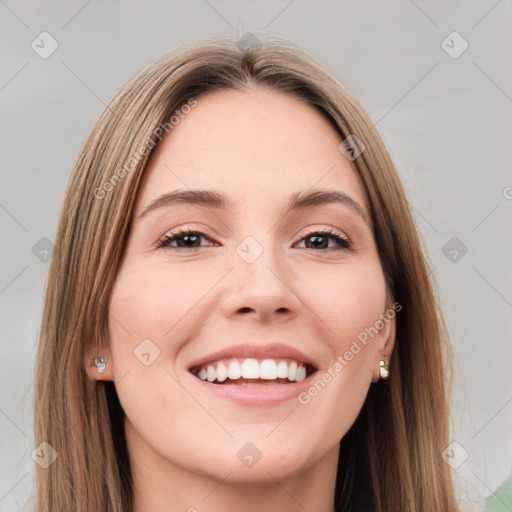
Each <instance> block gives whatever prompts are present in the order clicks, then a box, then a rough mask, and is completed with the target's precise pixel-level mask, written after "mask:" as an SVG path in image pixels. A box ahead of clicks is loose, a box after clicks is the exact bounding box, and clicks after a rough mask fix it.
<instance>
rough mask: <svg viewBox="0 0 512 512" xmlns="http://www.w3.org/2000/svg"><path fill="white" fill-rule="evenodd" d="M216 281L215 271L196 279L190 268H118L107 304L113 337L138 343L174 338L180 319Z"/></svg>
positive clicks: (192, 267) (185, 266)
mask: <svg viewBox="0 0 512 512" xmlns="http://www.w3.org/2000/svg"><path fill="white" fill-rule="evenodd" d="M218 279H219V276H218V272H217V273H216V272H214V271H212V270H211V269H209V270H207V271H206V272H201V274H200V278H199V277H198V272H197V270H196V269H195V268H194V266H193V265H175V266H174V267H173V268H172V269H170V268H169V266H168V265H165V264H163V265H162V264H155V265H145V266H140V267H139V266H137V265H136V264H132V265H130V266H126V267H124V268H122V269H121V271H120V273H119V275H118V277H117V280H116V283H115V286H114V288H113V290H112V294H111V299H110V304H109V308H110V309H109V312H110V314H111V321H110V324H111V325H112V329H113V331H115V332H113V338H115V335H116V334H118V335H120V336H122V337H124V336H126V333H127V332H129V333H130V336H131V337H132V338H134V339H139V342H140V340H143V339H144V338H151V337H152V336H153V337H155V338H156V339H159V340H164V339H166V340H169V339H170V338H176V337H177V334H179V333H180V332H182V330H183V325H184V323H183V319H185V318H186V316H187V314H188V313H189V311H190V310H191V308H192V307H193V305H194V304H196V303H198V302H199V301H200V300H201V298H202V297H203V296H204V295H205V293H206V292H207V291H208V290H209V289H210V288H212V287H213V286H214V285H215V283H216V281H218ZM155 342H156V343H158V342H157V341H156V340H155ZM162 344H163V343H162Z"/></svg>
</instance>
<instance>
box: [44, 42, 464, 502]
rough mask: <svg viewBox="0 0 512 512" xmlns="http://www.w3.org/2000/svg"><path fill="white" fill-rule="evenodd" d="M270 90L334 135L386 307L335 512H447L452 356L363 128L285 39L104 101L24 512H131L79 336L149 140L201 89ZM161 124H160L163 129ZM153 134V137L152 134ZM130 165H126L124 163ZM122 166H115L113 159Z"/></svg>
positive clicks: (159, 65) (394, 183)
mask: <svg viewBox="0 0 512 512" xmlns="http://www.w3.org/2000/svg"><path fill="white" fill-rule="evenodd" d="M252 86H262V87H270V88H274V89H276V90H279V91H283V92H285V93H288V94H292V95H294V96H295V97H297V98H299V99H301V100H302V101H305V102H307V103H309V104H311V105H312V106H313V107H315V108H316V109H318V110H319V111H320V112H321V113H322V114H323V115H324V116H325V117H326V118H327V119H328V120H329V122H330V123H331V125H332V126H333V128H334V129H335V130H336V131H337V132H338V133H339V134H340V135H341V136H342V137H343V139H345V138H346V137H347V136H349V135H350V134H352V135H355V136H356V137H357V138H358V139H359V141H361V142H362V143H363V144H364V147H365V150H364V151H363V153H362V154H361V155H360V156H359V157H358V158H357V159H356V160H354V162H353V163H354V165H355V166H356V169H357V171H358V173H359V176H360V178H361V180H362V183H363V185H364V187H365V190H366V193H367V195H368V200H369V204H370V208H371V215H372V219H373V224H374V236H375V240H376V244H377V247H378V251H379V256H380V260H381V263H382V267H383V270H384V273H385V276H386V281H387V285H388V290H389V293H390V294H391V295H392V297H393V298H394V300H395V301H396V302H398V303H399V304H400V305H402V310H401V311H400V313H399V314H398V315H397V332H396V340H395V347H394V351H393V355H392V358H391V361H390V377H389V379H388V380H386V381H383V380H380V381H379V382H377V383H375V384H373V385H371V386H370V390H369V393H368V396H367V398H366V401H365V403H364V406H363V408H362V410H361V412H360V414H359V415H358V417H357V419H356V421H355V423H354V424H353V426H352V427H351V429H350V430H349V432H348V433H347V434H346V435H345V436H344V437H343V439H342V440H341V443H340V457H339V463H338V468H337V480H336V490H335V507H336V510H337V511H345V512H349V511H354V512H355V511H360V510H365V511H375V512H398V511H404V512H431V511H432V510H436V511H443V512H444V511H450V512H454V511H458V510H459V509H458V505H457V502H456V498H455V491H454V488H453V483H452V474H451V470H450V467H449V466H448V465H447V464H446V463H445V462H444V460H443V458H442V455H441V454H442V452H443V450H444V449H445V448H446V446H447V445H448V443H449V404H450V401H449V396H450V386H451V361H452V352H451V348H450V345H449V340H448V337H447V332H446V328H445V325H444V321H443V317H442V314H441V312H440V310H439V306H438V300H437V298H436V295H437V294H436V291H435V288H434V283H433V279H432V276H431V273H430V270H429V267H428V264H427V261H426V258H425V255H424V253H425V251H424V249H423V248H422V245H421V240H420V237H419V235H418V232H417V229H416V227H415V224H414V220H413V217H412V215H411V208H410V206H409V204H408V202H407V199H406V195H405V192H404V189H403V186H402V184H401V181H400V178H399V176H398V173H397V171H396V169H395V166H394V164H393V162H392V159H391V157H390V155H389V153H388V151H387V150H386V147H385V145H384V143H383V141H382V139H381V137H380V135H379V134H378V132H377V129H376V128H375V126H374V125H373V123H372V121H371V119H370V118H369V116H368V115H367V113H366V112H365V110H364V109H363V108H362V106H361V105H360V104H359V102H358V101H357V100H356V99H355V98H354V96H353V95H352V94H351V93H350V92H349V91H348V90H347V89H346V87H344V86H343V85H342V84H341V83H340V82H339V81H338V80H337V79H336V78H335V77H334V76H333V75H332V74H331V73H329V72H328V71H327V70H325V69H324V68H323V67H322V66H321V65H319V64H318V63H316V62H314V61H313V60H312V59H311V57H310V56H308V55H307V54H305V53H303V52H302V51H301V50H299V49H297V48H296V47H295V45H293V44H292V43H289V42H286V41H282V40H277V41H276V40H274V41H267V42H264V43H261V44H253V45H252V46H250V47H249V48H246V49H245V50H242V49H240V48H238V47H237V45H236V44H234V43H233V42H231V41H225V40H206V41H202V42H200V43H196V44H191V45H187V46H184V47H181V48H179V49H178V50H175V51H173V52H171V53H169V54H167V55H165V56H164V57H163V58H161V59H159V60H158V61H156V62H154V63H153V64H151V65H150V66H149V67H147V68H146V69H145V70H143V71H142V72H141V73H140V74H138V75H137V76H136V77H135V78H133V79H132V80H131V81H130V82H129V83H128V84H127V85H126V86H125V87H124V88H123V89H122V90H121V91H120V92H119V93H118V94H117V95H116V96H115V98H114V99H113V100H112V102H111V103H110V104H109V105H108V107H107V108H106V109H105V110H104V112H103V113H102V115H101V116H100V118H99V120H98V121H97V122H96V124H95V125H94V127H93V129H92V131H91V133H90V135H89V137H88V138H87V140H86V141H85V143H84V145H83V147H82V149H81V151H80V153H79V156H78V158H77V161H76V163H75V166H74V169H73V172H72V175H71V178H70V182H69V184H68V188H67V192H66V195H65V198H64V203H63V207H62V211H61V214H60V221H59V225H58V230H57V235H56V240H55V248H54V253H53V258H52V262H51V266H50V271H49V277H48V284H47V290H46V297H45V303H44V312H43V319H42V327H41V334H40V342H39V351H38V355H37V362H36V372H35V445H36V446H38V445H39V444H40V443H43V442H47V443H48V444H49V445H51V447H53V449H54V450H55V451H56V452H57V453H58V458H57V460H56V461H55V462H54V463H53V464H51V465H50V466H49V467H47V468H46V469H44V468H43V467H40V466H36V469H37V472H36V477H37V506H38V510H39V512H55V511H57V510H58V511H71V510H73V511H77V512H85V511H88V512H89V511H91V512H107V511H109V512H131V510H132V506H133V505H132V504H133V495H132V487H131V474H130V464H129V458H128V452H127V448H126V443H125V439H124V427H123V419H124V414H123V411H122V408H121V406H120V404H119V402H118V400H117V395H116V391H115V387H114V384H113V383H112V382H101V381H94V380H92V379H91V378H89V377H88V376H87V373H86V371H85V368H84V349H85V346H86V344H87V343H89V342H90V340H107V339H108V338H107V325H108V320H109V313H108V308H107V306H108V298H109V294H110V291H111V288H112V285H113V282H114V280H115V277H116V273H117V270H118V268H119V264H120V260H121V257H122V255H123V251H124V248H125V244H126V241H127V237H128V233H129V229H130V219H131V216H132V213H133V209H134V204H135V200H136V198H137V193H138V190H139V186H140V183H141V179H142V177H143V173H144V170H145V168H146V165H147V161H148V159H149V157H150V156H151V152H152V149H150V150H149V151H144V154H142V153H143V152H142V151H141V150H140V149H141V148H143V147H146V148H147V147H148V143H149V141H152V142H151V144H150V146H149V147H152V146H154V145H155V143H156V142H158V141H157V140H156V138H155V134H156V133H159V132H158V129H159V127H162V126H167V129H166V131H168V130H169V129H170V127H171V126H172V123H170V121H169V120H170V119H171V118H172V116H173V115H176V114H175V111H176V110H179V109H180V108H182V107H183V105H186V104H187V103H188V102H190V100H191V99H195V100H197V99H198V98H199V96H200V95H201V94H203V93H205V92H207V91H212V90H222V89H239V90H244V89H247V88H248V87H252ZM166 123H167V124H166ZM160 131H161V130H160ZM134 155H135V156H134ZM128 162H129V165H128V164H127V163H128Z"/></svg>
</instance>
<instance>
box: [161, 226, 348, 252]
mask: <svg viewBox="0 0 512 512" xmlns="http://www.w3.org/2000/svg"><path fill="white" fill-rule="evenodd" d="M187 235H199V236H202V237H204V238H205V239H208V240H209V241H213V240H212V237H211V236H210V235H208V234H207V233H204V232H202V231H199V230H193V229H177V230H176V231H175V232H173V233H170V234H167V235H165V236H164V237H162V238H161V239H160V240H159V241H158V242H157V244H156V247H157V249H173V250H174V249H176V250H180V251H183V252H193V251H196V250H198V249H201V248H202V247H205V246H201V247H192V248H186V247H171V246H170V244H171V243H172V242H174V241H175V240H177V239H179V238H181V237H183V236H187ZM313 235H320V236H323V237H329V238H333V239H335V240H336V243H338V245H339V247H338V249H335V248H332V247H330V248H327V249H319V251H321V252H324V251H332V250H340V249H341V250H350V249H351V248H352V245H351V243H350V241H349V240H348V239H347V238H346V237H344V236H343V235H342V234H341V233H339V232H338V231H336V230H334V229H331V228H329V229H323V230H318V231H311V232H309V233H306V234H305V235H302V237H301V238H300V239H299V242H302V241H303V240H304V239H307V238H308V237H311V236H313ZM206 247H208V246H206ZM309 249H312V248H309ZM313 250H314V249H313Z"/></svg>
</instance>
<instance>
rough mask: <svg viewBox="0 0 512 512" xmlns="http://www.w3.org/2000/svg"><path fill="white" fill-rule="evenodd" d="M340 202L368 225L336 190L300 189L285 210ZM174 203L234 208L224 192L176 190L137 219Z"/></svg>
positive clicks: (351, 202) (350, 201) (361, 212)
mask: <svg viewBox="0 0 512 512" xmlns="http://www.w3.org/2000/svg"><path fill="white" fill-rule="evenodd" d="M332 203H341V204H344V205H346V206H348V207H350V208H351V209H352V210H353V211H355V212H356V213H357V214H358V215H359V216H360V217H361V218H362V219H363V220H364V221H365V222H366V224H368V225H370V223H369V220H368V217H367V215H366V213H365V211H364V210H363V208H362V207H361V206H360V205H359V204H358V203H357V202H356V201H354V200H353V199H352V198H351V197H350V196H348V195H347V194H345V193H343V192H340V191H338V190H313V191H310V190H301V191H299V192H295V193H293V194H292V195H291V197H290V200H289V202H288V207H287V212H288V211H292V210H304V209H308V208H314V207H316V206H321V205H325V204H332ZM176 204H192V205H198V206H204V207H206V208H213V209H216V210H228V209H234V206H235V205H234V203H233V202H232V201H230V200H229V199H228V198H227V197H226V196H225V195H224V194H222V193H220V192H216V191H214V190H176V191H174V192H168V193H165V194H162V195H161V196H159V197H157V198H156V199H154V200H153V201H152V202H151V203H150V204H149V205H148V206H146V208H145V209H144V211H143V212H142V213H141V215H140V216H139V219H141V218H142V217H145V216H146V215H148V214H149V213H150V212H152V211H155V210H157V209H159V208H162V207H164V206H172V205H176Z"/></svg>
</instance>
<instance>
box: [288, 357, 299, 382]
mask: <svg viewBox="0 0 512 512" xmlns="http://www.w3.org/2000/svg"><path fill="white" fill-rule="evenodd" d="M296 378H297V363H296V362H295V361H292V362H291V363H290V364H289V365H288V379H289V380H296Z"/></svg>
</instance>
